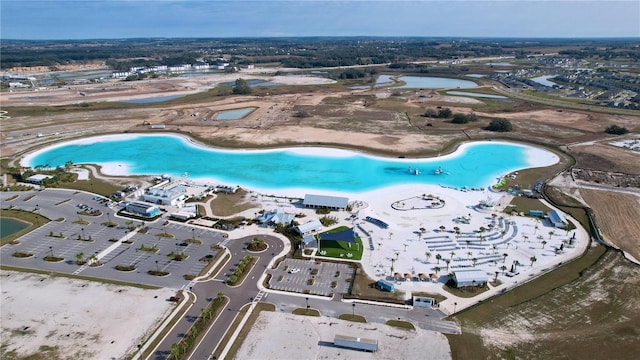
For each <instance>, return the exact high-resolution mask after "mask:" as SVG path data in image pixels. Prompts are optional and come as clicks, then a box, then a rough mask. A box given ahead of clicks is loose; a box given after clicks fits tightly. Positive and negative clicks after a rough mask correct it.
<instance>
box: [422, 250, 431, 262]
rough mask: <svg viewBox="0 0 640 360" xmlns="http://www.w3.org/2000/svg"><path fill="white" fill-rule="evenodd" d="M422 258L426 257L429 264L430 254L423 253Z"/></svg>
mask: <svg viewBox="0 0 640 360" xmlns="http://www.w3.org/2000/svg"><path fill="white" fill-rule="evenodd" d="M424 256H426V257H427V262H429V259H430V258H431V253H430V252H428V251H427V252H426V253H424Z"/></svg>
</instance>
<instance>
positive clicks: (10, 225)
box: [0, 218, 29, 238]
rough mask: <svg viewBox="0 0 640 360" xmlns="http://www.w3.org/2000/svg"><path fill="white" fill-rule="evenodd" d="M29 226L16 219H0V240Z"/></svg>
mask: <svg viewBox="0 0 640 360" xmlns="http://www.w3.org/2000/svg"><path fill="white" fill-rule="evenodd" d="M28 226H29V224H27V223H24V222H22V221H18V220H16V219H11V218H0V238H4V237H5V236H9V235H11V234H15V233H17V232H18V231H20V230H22V229H25V228H27V227H28Z"/></svg>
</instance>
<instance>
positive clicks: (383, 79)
mask: <svg viewBox="0 0 640 360" xmlns="http://www.w3.org/2000/svg"><path fill="white" fill-rule="evenodd" d="M391 77H392V76H391V75H380V76H378V78H377V79H376V84H375V87H383V86H391V85H393V79H391Z"/></svg>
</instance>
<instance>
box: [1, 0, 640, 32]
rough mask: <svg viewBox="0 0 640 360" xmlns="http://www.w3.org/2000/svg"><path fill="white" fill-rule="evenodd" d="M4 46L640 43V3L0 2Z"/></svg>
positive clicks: (515, 0)
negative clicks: (375, 40) (285, 39)
mask: <svg viewBox="0 0 640 360" xmlns="http://www.w3.org/2000/svg"><path fill="white" fill-rule="evenodd" d="M0 24H1V25H0V38H2V39H103V38H132V37H272V36H426V37H431V36H451V37H555V38H558V37H561V38H562V37H640V1H638V0H633V1H609V0H601V1H573V0H562V1H520V0H511V1H504V0H503V1H478V0H470V1H459V0H446V1H432V0H423V1H397V0H386V1H375V0H368V1H312V0H297V1H273V0H268V1H267V0H262V1H243V0H227V1H218V0H153V1H141V0H83V1H73V0H0Z"/></svg>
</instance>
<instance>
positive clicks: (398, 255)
mask: <svg viewBox="0 0 640 360" xmlns="http://www.w3.org/2000/svg"><path fill="white" fill-rule="evenodd" d="M399 257H400V253H399V252H397V251H396V260H398V258H399Z"/></svg>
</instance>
